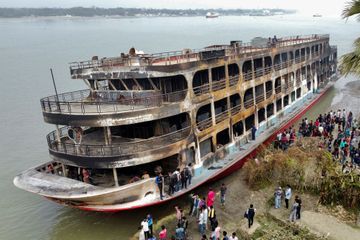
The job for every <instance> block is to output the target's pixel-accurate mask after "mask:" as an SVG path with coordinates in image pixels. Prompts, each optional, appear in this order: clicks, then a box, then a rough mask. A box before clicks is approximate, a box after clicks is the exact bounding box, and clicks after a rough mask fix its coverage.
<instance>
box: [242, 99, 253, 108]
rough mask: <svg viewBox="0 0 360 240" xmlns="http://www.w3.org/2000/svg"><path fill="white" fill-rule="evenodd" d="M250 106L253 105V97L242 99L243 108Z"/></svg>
mask: <svg viewBox="0 0 360 240" xmlns="http://www.w3.org/2000/svg"><path fill="white" fill-rule="evenodd" d="M252 106H254V99H253V97H251V99H248V100H246V101H244V107H245V108H250V107H252Z"/></svg>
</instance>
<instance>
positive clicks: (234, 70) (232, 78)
mask: <svg viewBox="0 0 360 240" xmlns="http://www.w3.org/2000/svg"><path fill="white" fill-rule="evenodd" d="M239 72H240V70H239V66H238V65H237V64H236V63H233V64H229V65H228V73H229V85H230V86H234V85H236V84H237V83H238V81H239Z"/></svg>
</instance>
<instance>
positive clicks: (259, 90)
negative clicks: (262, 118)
mask: <svg viewBox="0 0 360 240" xmlns="http://www.w3.org/2000/svg"><path fill="white" fill-rule="evenodd" d="M255 99H256V103H260V102H262V101H264V84H260V85H257V86H256V87H255Z"/></svg>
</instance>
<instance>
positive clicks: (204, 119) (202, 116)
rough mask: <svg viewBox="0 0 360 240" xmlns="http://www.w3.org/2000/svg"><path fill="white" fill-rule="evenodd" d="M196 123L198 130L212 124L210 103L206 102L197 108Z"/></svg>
mask: <svg viewBox="0 0 360 240" xmlns="http://www.w3.org/2000/svg"><path fill="white" fill-rule="evenodd" d="M196 124H197V126H198V128H199V129H200V130H204V129H206V128H208V127H211V126H212V118H211V105H210V104H207V105H205V106H202V107H201V108H199V110H198V111H197V113H196Z"/></svg>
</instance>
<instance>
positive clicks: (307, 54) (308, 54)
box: [306, 47, 310, 59]
mask: <svg viewBox="0 0 360 240" xmlns="http://www.w3.org/2000/svg"><path fill="white" fill-rule="evenodd" d="M306 58H307V59H309V58H310V48H309V47H307V48H306Z"/></svg>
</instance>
